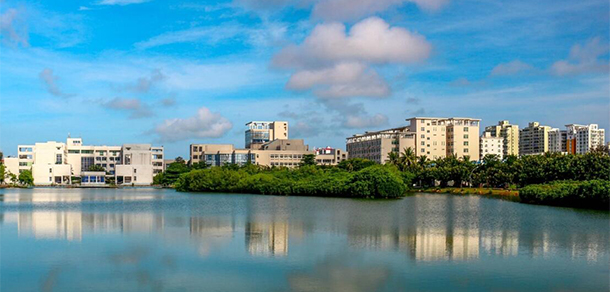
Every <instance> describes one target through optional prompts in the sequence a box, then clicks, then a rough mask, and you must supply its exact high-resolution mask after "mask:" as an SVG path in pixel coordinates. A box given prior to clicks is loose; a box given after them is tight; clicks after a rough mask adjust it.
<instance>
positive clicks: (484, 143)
mask: <svg viewBox="0 0 610 292" xmlns="http://www.w3.org/2000/svg"><path fill="white" fill-rule="evenodd" d="M480 141H481V142H480V146H479V148H480V149H481V155H480V157H479V158H480V160H483V157H485V156H486V155H496V156H498V158H499V159H500V160H501V159H504V138H502V137H496V136H493V135H492V134H491V132H484V133H483V135H481V139H480Z"/></svg>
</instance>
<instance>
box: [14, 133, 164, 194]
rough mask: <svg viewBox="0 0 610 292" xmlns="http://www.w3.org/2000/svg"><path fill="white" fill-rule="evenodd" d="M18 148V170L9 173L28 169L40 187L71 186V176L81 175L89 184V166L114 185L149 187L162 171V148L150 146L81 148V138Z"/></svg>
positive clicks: (69, 138)
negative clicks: (109, 178) (112, 179)
mask: <svg viewBox="0 0 610 292" xmlns="http://www.w3.org/2000/svg"><path fill="white" fill-rule="evenodd" d="M17 148H18V149H17V152H18V156H17V165H18V166H17V167H18V168H17V169H16V170H11V172H13V171H16V172H17V173H16V175H18V173H20V172H22V171H23V170H26V169H27V170H31V171H32V176H33V177H34V184H35V185H42V186H44V185H67V184H71V183H72V177H81V178H82V177H83V176H86V177H87V183H89V179H90V177H91V175H90V174H86V173H87V172H89V171H90V168H91V167H92V166H98V167H101V168H102V169H104V172H105V173H106V176H110V177H115V181H116V183H117V184H125V185H150V184H152V177H153V175H154V174H156V173H159V172H161V171H163V168H164V163H163V156H164V155H163V147H152V146H151V145H149V144H125V145H123V146H92V145H83V140H82V138H71V137H68V139H67V140H66V143H63V142H55V141H49V142H44V143H36V144H34V145H19V146H18V147H17ZM13 164H15V163H14V162H11V165H13ZM11 168H14V167H13V166H12V167H11ZM126 177H128V178H126ZM81 182H82V180H81ZM95 182H96V183H97V182H98V179H95Z"/></svg>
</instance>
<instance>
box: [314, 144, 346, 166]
mask: <svg viewBox="0 0 610 292" xmlns="http://www.w3.org/2000/svg"><path fill="white" fill-rule="evenodd" d="M314 151H315V152H316V163H317V164H318V165H337V164H339V162H341V161H343V160H346V159H347V158H348V157H349V156H348V152H345V151H341V149H336V148H332V147H330V146H328V147H326V148H317V149H314Z"/></svg>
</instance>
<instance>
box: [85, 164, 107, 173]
mask: <svg viewBox="0 0 610 292" xmlns="http://www.w3.org/2000/svg"><path fill="white" fill-rule="evenodd" d="M87 170H88V171H104V172H105V171H106V169H104V168H103V167H102V166H101V165H99V164H92V165H90V166H89V168H88V169H87Z"/></svg>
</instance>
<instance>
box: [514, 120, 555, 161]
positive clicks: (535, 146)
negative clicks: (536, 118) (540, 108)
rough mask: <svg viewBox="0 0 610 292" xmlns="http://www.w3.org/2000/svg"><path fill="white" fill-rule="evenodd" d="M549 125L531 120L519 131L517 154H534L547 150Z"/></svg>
mask: <svg viewBox="0 0 610 292" xmlns="http://www.w3.org/2000/svg"><path fill="white" fill-rule="evenodd" d="M550 130H551V127H549V126H541V125H540V123H538V122H531V123H529V124H528V126H527V127H526V128H523V129H521V131H520V132H519V154H520V155H535V154H543V153H545V152H547V151H549V131H550Z"/></svg>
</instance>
